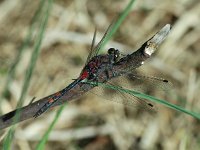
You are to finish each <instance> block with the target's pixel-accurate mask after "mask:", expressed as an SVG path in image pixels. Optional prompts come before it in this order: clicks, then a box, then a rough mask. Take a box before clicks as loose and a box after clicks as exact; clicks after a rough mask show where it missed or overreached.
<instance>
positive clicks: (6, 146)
mask: <svg viewBox="0 0 200 150" xmlns="http://www.w3.org/2000/svg"><path fill="white" fill-rule="evenodd" d="M52 3H53V2H52V0H49V3H48V6H47V8H46V13H45V14H44V18H43V21H42V23H41V27H40V30H39V34H38V37H37V38H36V39H37V41H36V44H35V47H34V50H33V53H32V57H31V60H30V63H29V66H28V69H27V72H26V76H25V80H24V85H23V88H22V92H21V96H20V100H19V103H18V105H17V108H19V107H21V106H22V104H23V102H24V97H25V95H26V93H27V90H28V86H29V84H30V79H31V76H32V72H33V69H34V67H35V64H36V61H37V58H38V56H39V51H40V46H41V42H42V39H43V36H44V32H45V29H46V25H47V22H48V18H49V12H50V9H51V5H52ZM43 6H45V4H43ZM17 119H19V112H17V113H16V116H15V118H14V121H16V120H17ZM14 130H15V125H14V126H12V127H11V129H10V130H9V132H8V134H7V136H6V137H5V139H4V143H3V146H4V149H6V150H7V149H10V146H11V144H12V139H13V135H14Z"/></svg>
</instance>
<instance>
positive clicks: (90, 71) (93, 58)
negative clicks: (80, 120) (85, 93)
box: [33, 22, 120, 118]
mask: <svg viewBox="0 0 200 150" xmlns="http://www.w3.org/2000/svg"><path fill="white" fill-rule="evenodd" d="M113 25H114V22H113V23H112V24H111V25H110V26H109V27H108V29H107V30H106V32H105V34H104V35H103V38H102V39H101V40H100V42H99V43H98V44H97V45H96V47H94V43H95V38H96V29H95V32H94V36H93V40H92V44H91V51H90V53H89V55H88V57H87V61H86V64H85V66H84V67H83V69H82V71H81V73H80V75H79V77H78V78H77V79H75V80H74V81H73V82H72V83H71V84H69V85H68V86H67V87H65V88H64V89H62V90H60V91H58V92H56V93H55V94H53V95H51V97H49V99H48V100H47V102H46V103H45V104H44V105H43V106H42V107H41V108H40V109H39V110H38V111H37V112H36V114H35V115H34V116H33V117H35V118H37V117H38V116H40V115H41V114H43V113H44V112H45V111H47V110H48V109H49V108H50V107H51V106H52V105H53V104H55V103H56V102H57V101H59V99H60V98H61V97H62V96H64V95H65V94H66V93H67V92H68V91H69V90H71V89H73V88H74V87H75V86H76V85H77V84H79V85H81V84H83V83H82V81H84V80H89V81H95V82H97V79H98V78H97V73H98V70H99V69H100V68H102V67H104V68H105V70H106V69H112V64H114V63H115V62H116V61H117V60H118V58H119V55H120V53H119V50H117V49H114V48H110V49H109V50H108V51H107V54H101V55H98V53H99V50H100V48H101V45H102V43H103V42H104V41H105V39H106V37H107V36H108V33H109V32H110V31H111V30H112V26H113Z"/></svg>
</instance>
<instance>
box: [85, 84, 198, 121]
mask: <svg viewBox="0 0 200 150" xmlns="http://www.w3.org/2000/svg"><path fill="white" fill-rule="evenodd" d="M86 83H88V84H92V85H96V83H93V82H86ZM98 86H102V87H105V88H109V89H113V90H117V91H121V92H124V93H127V94H130V95H133V96H136V97H138V98H142V99H146V100H149V101H152V102H154V103H159V104H162V105H164V106H166V107H169V108H171V109H174V110H176V111H180V112H183V113H185V114H188V115H190V116H192V117H194V118H197V119H199V120H200V114H199V113H196V112H192V111H189V110H187V109H185V108H183V107H181V106H178V105H175V104H172V103H170V102H167V101H166V100H162V99H158V98H156V97H153V96H151V95H147V94H144V93H140V92H137V91H134V90H129V89H124V88H121V87H119V86H113V85H109V84H105V83H98Z"/></svg>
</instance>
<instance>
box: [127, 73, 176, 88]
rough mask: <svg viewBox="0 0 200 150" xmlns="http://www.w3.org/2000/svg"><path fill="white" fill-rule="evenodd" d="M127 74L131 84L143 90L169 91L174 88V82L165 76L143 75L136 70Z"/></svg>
mask: <svg viewBox="0 0 200 150" xmlns="http://www.w3.org/2000/svg"><path fill="white" fill-rule="evenodd" d="M126 76H127V78H128V80H129V84H131V85H132V87H135V88H136V89H138V90H139V91H142V92H143V91H145V92H146V91H150V90H156V91H158V92H169V91H171V90H173V84H172V83H171V82H170V81H169V80H167V79H165V78H160V77H155V76H147V75H142V74H139V73H136V72H131V73H129V74H127V75H126Z"/></svg>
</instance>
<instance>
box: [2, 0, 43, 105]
mask: <svg viewBox="0 0 200 150" xmlns="http://www.w3.org/2000/svg"><path fill="white" fill-rule="evenodd" d="M44 2H45V0H41V1H40V5H39V8H38V9H37V10H36V13H35V15H34V17H33V19H32V23H31V26H30V28H29V30H28V34H27V36H26V38H25V40H24V42H23V44H22V45H21V47H20V48H19V53H18V54H17V56H16V58H15V61H14V62H13V64H12V66H11V68H10V70H9V73H8V76H7V79H6V83H5V87H4V90H3V92H2V95H1V96H2V97H7V95H8V93H9V92H8V89H9V86H10V83H11V82H12V80H13V78H14V77H15V72H16V68H17V65H18V64H19V61H20V59H21V56H22V54H23V52H24V50H25V49H26V47H27V46H28V45H29V43H30V41H31V39H32V38H33V33H34V29H35V28H36V27H37V26H36V25H37V21H38V18H39V17H40V15H41V10H42V6H43V5H44ZM2 97H1V98H0V102H1V100H2Z"/></svg>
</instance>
